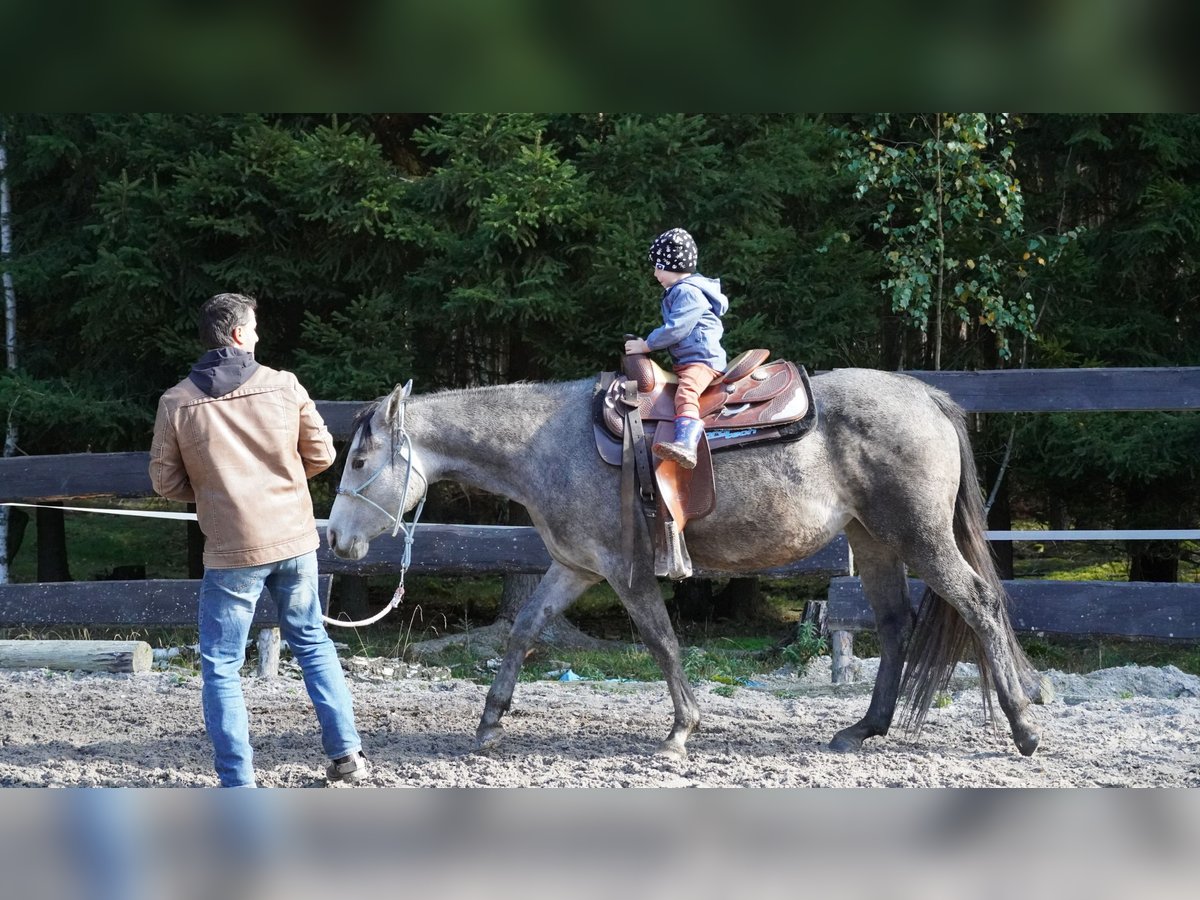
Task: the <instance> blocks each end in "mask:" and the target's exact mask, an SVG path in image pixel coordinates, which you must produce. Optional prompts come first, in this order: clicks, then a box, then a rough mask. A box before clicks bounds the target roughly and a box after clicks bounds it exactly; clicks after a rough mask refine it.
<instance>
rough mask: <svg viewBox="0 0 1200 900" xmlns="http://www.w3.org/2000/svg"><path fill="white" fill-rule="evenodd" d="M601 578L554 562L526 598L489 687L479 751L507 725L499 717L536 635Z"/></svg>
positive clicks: (509, 700) (489, 745)
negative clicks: (501, 722)
mask: <svg viewBox="0 0 1200 900" xmlns="http://www.w3.org/2000/svg"><path fill="white" fill-rule="evenodd" d="M599 580H600V578H599V576H596V575H592V574H591V573H584V572H577V571H575V570H573V569H568V568H567V567H566V566H563V565H560V564H559V563H554V564H552V565H551V566H550V568H549V570H547V572H546V574H545V575H543V576H542V580H541V581H539V582H538V586H537V588H535V589H534V592H533V594H531V595H530V597H529V599H528V600H526V601H525V605H524V606H522V607H521V611H520V612H519V613H518V614H517V618H516V621H514V622H513V627H512V631H511V632H510V633H509V636H508V646H507V648H506V649H505V652H504V659H503V661H502V662H501V663H500V669H499V670H498V671H497V672H496V677H495V678H494V679H492V686H491V688H490V689H489V690H488V695H487V701H486V702H485V703H484V707H483V716H482V718H481V719H480V720H479V727H478V728H477V729H476V731H475V744H474V749H475V750H476V751H479V750H488V749H491V748H492V747H494V746H496V744H498V743H499V742H500V739H501V738H502V737H503V735H504V726H503V725H501V724H500V717H501V716H503V715H504V714H505V713H506V712H507V711H508V707H509V706H510V705H511V703H512V695H513V688H514V687H515V686H516V683H517V675H518V673H520V671H521V664H522V663H523V662H524V661H525V656H526V655H527V654H528V653H529V648H530V647H532V646H533V643H534V641H536V640H537V636H538V635H539V634H541V633H542V628H544V627H545V625H546V623H547V622H548V621H550V620H551V619H552V618H553V617H554V616H556V615H558V614H559V613H560V612H562V611H563V610H564V609H566V608H567V607H568V606H570V605H571V604H572V603H574V602H575V600H577V599H578V598H579V595H580V594H582V593H583V592H584V591H586V590H587V589H588V588H589V587H591V586H592V585H593V584H595V583H596V582H598V581H599Z"/></svg>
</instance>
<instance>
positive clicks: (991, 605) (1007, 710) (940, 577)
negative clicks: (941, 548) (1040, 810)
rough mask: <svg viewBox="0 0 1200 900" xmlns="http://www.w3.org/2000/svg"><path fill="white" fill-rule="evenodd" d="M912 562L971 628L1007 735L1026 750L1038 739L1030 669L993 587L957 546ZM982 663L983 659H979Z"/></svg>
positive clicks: (1033, 747)
mask: <svg viewBox="0 0 1200 900" xmlns="http://www.w3.org/2000/svg"><path fill="white" fill-rule="evenodd" d="M915 567H916V568H917V570H918V571H919V572H920V574H921V576H922V577H923V578H924V579H925V584H926V585H927V586H928V587H929V588H930V589H931V590H932V591H933V592H934V593H935V594H937V595H938V596H939V597H942V598H944V599H945V601H946V602H947V603H949V604H950V605H951V606H953V607H954V609H955V610H957V611H958V614H959V615H960V616H962V618H963V621H965V622H966V623H967V625H968V626H969V627H970V628H971V630H972V631H974V632H975V635H976V636H977V637H978V639H979V647H980V649H981V650H982V652H983V654H984V656H985V657H986V665H987V667H988V669H989V671H990V673H991V681H992V684H993V686H994V687H995V689H996V696H997V697H998V698H999V700H1000V708H1001V709H1002V710H1004V715H1005V716H1006V717H1007V718H1008V724H1009V727H1010V728H1011V729H1012V736H1013V741H1014V742H1015V743H1016V745H1017V749H1018V750H1020V751H1021V754H1022V755H1023V756H1030V755H1032V754H1033V752H1034V751H1035V750H1036V749H1037V746H1038V743H1039V742H1040V741H1041V735H1040V734H1039V733H1038V729H1037V725H1036V723H1035V722H1034V720H1033V718H1032V716H1031V715H1030V711H1029V706H1030V699H1029V696H1028V695H1027V694H1026V688H1025V683H1026V682H1027V681H1029V682H1031V683H1033V682H1032V678H1033V676H1035V675H1036V673H1034V672H1032V668H1031V667H1023V666H1022V665H1021V663H1022V662H1024V661H1025V657H1024V653H1023V651H1022V650H1021V649H1020V646H1019V645H1018V644H1017V640H1016V635H1015V634H1014V633H1013V630H1012V624H1011V623H1010V622H1009V620H1008V611H1007V609H1006V608H1005V601H1004V597H1003V595H1002V594H999V593H997V591H996V590H995V589H993V588H992V587H991V586H990V585H989V584H988V582H987V581H986V580H985V579H984V578H981V577H980V576H979V575H978V574H977V573H976V572H975V571H974V570H973V569H972V568H971V567H970V566H969V565H968V564H967V562H966V560H964V559H963V558H962V556H960V555H959V554H958V553H957V552H955V551H953V550H951V551H949V552H941V553H937V554H934V555H933V557H932V559H931V560H930V561H929V562H928V563H927V564H916V565H915ZM979 663H980V668H981V669H982V668H983V666H984V664H985V660H979Z"/></svg>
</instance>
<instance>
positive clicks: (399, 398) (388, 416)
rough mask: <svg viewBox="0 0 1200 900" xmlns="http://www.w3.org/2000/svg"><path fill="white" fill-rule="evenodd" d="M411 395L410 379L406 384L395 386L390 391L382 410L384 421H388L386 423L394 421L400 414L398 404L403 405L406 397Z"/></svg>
mask: <svg viewBox="0 0 1200 900" xmlns="http://www.w3.org/2000/svg"><path fill="white" fill-rule="evenodd" d="M411 393H412V379H411V378H410V379H409V381H408V384H403V385H401V384H398V385H396V387H395V388H394V389H393V390H392V392H391V393H390V394H388V398H387V402H386V403H385V404H384V408H383V409H384V419H385V421H388V422H395V421H396V416H397V415H398V414H399V412H400V404H401V403H403V402H404V401H405V400H407V399H408V395H409V394H411Z"/></svg>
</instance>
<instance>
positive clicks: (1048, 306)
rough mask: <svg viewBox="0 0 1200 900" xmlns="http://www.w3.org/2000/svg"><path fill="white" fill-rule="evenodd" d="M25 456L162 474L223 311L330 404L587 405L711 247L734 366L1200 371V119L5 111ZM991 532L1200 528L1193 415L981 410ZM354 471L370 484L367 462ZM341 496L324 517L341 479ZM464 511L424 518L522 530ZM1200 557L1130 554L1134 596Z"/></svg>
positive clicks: (1178, 552)
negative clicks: (667, 250) (233, 295)
mask: <svg viewBox="0 0 1200 900" xmlns="http://www.w3.org/2000/svg"><path fill="white" fill-rule="evenodd" d="M3 126H4V144H5V149H6V151H7V168H6V176H7V179H8V184H9V190H10V194H11V215H10V224H11V231H12V245H11V253H10V256H9V258H8V259H7V260H6V263H5V270H6V272H7V273H8V274H9V275H10V276H11V284H12V288H13V291H14V294H15V299H16V310H17V315H16V319H15V321H16V334H15V343H14V347H13V349H14V351H15V352H14V354H12V355H11V356H10V359H9V367H8V368H7V369H6V370H5V371H4V372H3V373H0V414H2V415H3V416H4V417H5V424H6V425H7V426H8V428H9V434H10V437H13V440H11V441H10V442H9V443H10V446H9V448H8V452H10V453H12V452H15V453H28V454H49V453H68V452H82V451H86V450H91V451H97V452H100V451H116V450H145V449H146V448H148V446H149V442H150V432H151V428H152V424H153V415H154V409H155V403H156V400H157V397H158V396H159V395H160V394H161V392H162V391H163V390H164V389H165V388H167V387H169V386H170V385H172V384H174V383H175V382H176V381H178V380H179V379H180V378H181V377H183V376H184V374H186V372H187V370H188V368H189V367H190V365H191V363H192V362H193V361H194V359H195V358H196V357H197V356H198V355H199V354H200V353H201V352H202V350H203V349H204V348H202V347H201V346H200V345H199V343H198V340H197V338H196V335H195V321H196V311H197V309H198V307H199V305H200V303H201V302H202V301H203V300H204V299H205V298H207V297H208V296H210V295H211V294H214V293H218V292H221V291H240V292H245V293H249V294H252V295H254V296H255V297H257V298H258V301H259V317H260V321H261V323H262V327H261V342H260V346H259V355H260V357H261V358H262V359H263V361H264V362H266V363H267V364H269V365H272V366H274V367H277V368H286V369H290V370H292V371H295V372H296V373H297V374H298V375H299V377H300V378H301V380H302V381H303V382H304V383H305V384H306V386H307V387H308V388H309V391H310V393H311V394H312V395H313V396H314V397H317V398H321V399H328V400H369V399H372V398H374V397H376V396H379V395H381V394H383V393H385V392H386V391H387V390H389V389H390V388H391V387H392V385H394V384H395V383H397V382H400V381H403V380H406V379H408V378H410V377H411V378H413V379H414V380H415V385H416V390H417V391H418V392H428V391H432V390H437V389H440V388H448V387H462V386H468V385H479V384H496V383H503V382H510V381H516V380H545V379H568V378H579V377H587V376H590V375H593V374H594V373H596V372H598V371H600V370H602V369H611V368H613V367H614V365H615V363H616V361H617V356H618V354H619V352H620V347H621V336H622V335H623V334H625V333H626V332H636V333H640V334H645V333H646V332H647V331H648V330H649V329H650V328H651V327H653V326H654V325H655V323H656V322H657V321H658V315H659V311H658V296H659V291H658V289H657V286H656V284H655V282H654V280H653V278H652V276H651V273H650V269H649V264H648V262H647V260H646V250H647V247H648V244H649V242H650V240H651V239H652V238H653V237H654V236H655V235H656V234H658V233H659V232H660V231H662V230H664V229H666V228H669V227H674V226H682V227H685V228H687V229H688V230H689V231H691V232H692V233H693V234H694V235H695V237H696V239H697V242H698V244H699V246H700V265H699V268H700V270H701V271H702V272H704V273H705V274H707V275H710V276H713V277H720V278H721V279H722V282H723V285H724V287H725V290H726V293H727V294H728V295H729V296H730V298H731V301H732V307H731V310H730V312H729V314H728V316H727V317H726V319H725V322H726V339H725V345H726V347H727V349H728V350H729V351H730V352H731V355H732V354H736V353H737V352H739V351H741V350H744V349H748V348H751V347H768V348H770V349H771V351H772V353H773V355H774V356H776V357H785V358H790V359H793V360H795V361H796V362H798V363H802V364H804V365H806V366H808V367H809V369H810V370H812V371H821V370H827V369H831V368H835V367H842V366H869V367H877V368H884V369H933V368H942V369H994V368H1013V367H1037V368H1057V367H1084V366H1104V367H1114V366H1187V365H1197V364H1200V340H1198V337H1200V336H1198V335H1197V333H1196V332H1197V329H1198V323H1200V316H1198V315H1197V313H1198V309H1197V307H1198V299H1197V298H1198V291H1197V253H1198V251H1200V178H1198V177H1197V176H1198V175H1200V116H1195V115H1171V114H1160V115H1149V114H1147V115H1099V114H1086V115H1059V114H1017V115H995V114H986V115H985V114H965V113H961V114H952V113H925V114H906V115H890V116H888V115H877V114H870V115H865V114H864V115H844V116H841V115H803V114H722V115H683V114H671V115H632V114H630V115H624V114H621V115H617V114H561V115H557V114H556V115H533V114H504V115H501V114H491V115H483V114H453V115H426V114H349V113H347V114H325V115H319V116H318V115H312V116H305V115H269V114H236V115H199V114H191V115H166V114H145V115H133V114H113V115H99V114H87V115H8V116H5V117H4V118H3ZM973 420H974V421H973V427H974V429H975V447H976V453H977V456H978V459H979V462H980V469H981V472H982V473H983V474H984V476H985V479H986V483H985V484H984V485H983V487H984V489H985V490H986V491H988V493H989V494H994V498H993V499H994V503H993V506H992V508H991V514H990V515H991V524H992V526H993V527H1006V526H1007V524H1008V523H1009V522H1011V521H1012V519H1013V517H1014V516H1017V517H1019V518H1027V519H1034V520H1037V521H1041V522H1046V523H1048V524H1051V525H1053V526H1054V527H1078V528H1108V527H1122V528H1188V527H1192V528H1194V527H1196V523H1197V518H1198V510H1200V501H1198V499H1197V498H1198V496H1200V495H1198V492H1197V488H1198V487H1200V485H1198V483H1197V474H1198V472H1197V463H1196V456H1197V454H1196V448H1197V447H1198V446H1200V417H1197V416H1196V415H1195V414H1191V413H1139V414H1133V413H1123V414H1109V415H1105V414H1061V415H1036V416H1033V415H1021V416H1014V415H1004V416H1001V415H990V416H977V417H973ZM339 468H340V467H339ZM336 474H337V473H336V472H335V473H333V474H332V475H330V476H328V477H327V478H326V481H325V482H318V484H317V486H316V488H315V490H316V494H317V497H318V505H319V506H320V505H321V503H322V502H323V500H324V501H327V499H328V495H329V493H330V492H329V487H330V484H331V483H332V482H330V481H329V479H331V478H335V477H336ZM518 517H519V513H518V512H514V511H513V510H512V509H511V508H510V506H509V504H506V503H503V502H499V501H495V500H490V499H488V498H483V497H478V496H472V495H470V494H468V493H464V492H463V491H462V490H460V489H454V490H443V491H440V492H439V493H438V494H437V495H436V496H435V497H434V498H433V501H432V507H431V508H430V509H428V510H427V512H426V516H425V518H426V519H427V520H428V521H442V522H481V523H504V522H510V521H516V520H517V518H518ZM1193 550H1194V548H1193V547H1192V546H1191V545H1189V544H1183V543H1179V542H1161V543H1154V544H1145V543H1139V544H1131V545H1129V547H1128V553H1129V574H1130V577H1131V578H1133V579H1135V580H1168V581H1169V580H1175V579H1176V578H1177V577H1178V573H1179V567H1180V562H1181V560H1182V561H1184V562H1186V561H1188V559H1189V554H1191V553H1192V552H1193Z"/></svg>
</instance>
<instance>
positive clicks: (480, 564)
mask: <svg viewBox="0 0 1200 900" xmlns="http://www.w3.org/2000/svg"><path fill="white" fill-rule="evenodd" d="M908 374H910V375H912V376H914V377H916V378H919V379H921V380H922V381H925V382H927V383H929V384H932V385H934V386H936V387H939V388H941V389H943V390H945V391H947V392H948V393H949V394H950V395H951V396H953V397H954V399H955V400H956V401H957V402H958V403H960V404H961V405H962V406H963V407H964V408H965V409H966V410H967V411H968V412H977V413H1010V412H1067V411H1088V412H1123V411H1138V410H1175V411H1179V410H1196V409H1197V408H1200V367H1197V368H1159V369H1040V370H1038V369H1028V370H1005V371H989V372H910V373H908ZM361 405H362V404H360V403H346V402H319V403H318V407H319V409H320V411H321V414H322V416H323V417H324V418H325V421H326V422H327V423H328V424H329V427H330V430H331V431H332V432H333V433H334V435H335V436H336V437H339V438H341V439H344V438H345V437H346V436H347V435H348V432H349V428H350V422H351V420H352V418H353V415H354V412H355V411H356V410H357V409H358V408H359V407H360V406H361ZM147 464H148V455H147V454H146V453H105V454H90V453H89V454H64V455H57V456H42V457H15V458H12V459H0V502H6V501H21V502H28V503H42V502H47V501H63V500H70V499H77V498H88V497H101V496H109V497H149V496H153V492H152V490H151V488H150V482H149V477H148V475H147ZM401 551H402V544H401V542H400V540H398V539H396V540H392V539H389V538H387V537H386V536H385V537H381V538H379V539H377V540H376V541H374V542H373V543H372V545H371V550H370V552H369V553H368V555H367V556H366V557H365V558H364V559H362V560H359V561H355V562H348V561H345V560H339V559H336V558H335V557H333V556H332V555H330V554H329V553H328V551H322V552H321V554H320V564H321V569H322V571H323V572H325V573H330V574H332V573H338V574H344V575H349V576H365V575H372V574H386V573H393V572H397V571H398V569H399V561H400V556H401ZM548 564H549V556H548V555H547V553H546V549H545V546H544V545H543V544H542V542H541V539H540V538H539V537H538V535H537V533H536V531H534V530H533V529H532V528H498V527H490V528H489V527H476V526H460V525H422V526H420V527H419V528H418V531H417V539H416V542H415V544H414V552H413V568H412V571H413V572H416V573H442V574H454V575H465V574H479V573H489V572H492V573H535V572H542V571H544V570H545V568H546V566H547V565H548ZM701 574H719V573H701ZM764 574H766V575H768V576H787V575H796V574H821V575H830V576H842V577H835V579H834V581H833V584H832V586H831V591H830V595H829V600H828V610H827V621H828V623H829V624H830V626H831V628H833V629H835V630H837V631H839V632H842V633H843V634H847V633H851V632H853V631H857V630H862V629H865V628H871V627H873V619H872V617H871V614H870V610H869V607H868V606H867V604H866V603H865V601H864V600H863V597H862V591H861V588H860V586H859V584H858V581H857V579H854V578H847V577H844V576H847V575H849V574H850V560H849V553H848V550H847V545H846V542H845V538H844V537H839V538H838V539H837V540H836V541H835V542H834V543H833V544H831V545H830V546H829V547H828V548H826V549H825V550H824V551H822V552H821V553H820V554H817V555H816V556H814V557H811V558H809V559H807V560H803V561H800V562H798V563H795V564H793V565H791V566H787V567H783V568H781V569H778V570H773V571H772V572H769V573H764ZM118 585H119V586H118ZM1008 586H1009V589H1010V592H1011V593H1012V595H1013V598H1014V624H1015V625H1016V627H1017V628H1018V629H1019V630H1025V631H1040V632H1049V633H1059V634H1075V635H1079V634H1114V635H1126V636H1139V637H1148V638H1158V639H1189V640H1191V639H1195V638H1197V637H1200V626H1198V625H1197V616H1196V613H1195V611H1194V610H1195V609H1196V606H1197V604H1198V603H1200V585H1197V584H1170V585H1163V584H1141V585H1139V584H1128V583H1115V582H1077V583H1071V582H1050V581H1034V580H1022V581H1013V582H1009V583H1008ZM156 590H159V591H165V592H167V593H169V594H171V595H172V596H174V597H176V598H177V599H176V600H173V601H171V602H172V603H173V604H175V605H174V606H172V607H171V608H172V609H174V610H175V612H173V613H170V614H169V615H168V614H167V613H166V612H164V611H163V610H164V607H161V606H156V605H154V604H151V603H148V601H147V599H146V598H147V594H148V592H149V593H153V592H154V591H156ZM193 591H194V584H190V583H187V582H179V583H178V584H177V585H173V586H170V587H167V586H165V585H164V584H163V583H162V582H124V583H117V582H87V583H74V584H72V585H71V586H69V587H68V586H67V585H64V584H59V585H55V586H54V587H51V586H50V585H40V586H30V585H3V586H0V627H3V626H5V625H20V624H33V623H34V622H38V621H46V618H45V617H47V616H51V617H53V616H54V615H58V616H59V619H58V621H66V619H64V618H62V616H70V615H75V616H78V617H81V618H82V617H84V616H87V615H91V614H95V615H99V616H101V618H109V617H114V616H116V617H118V618H121V620H122V623H123V624H130V620H129V616H130V615H133V616H134V617H135V618H136V617H140V616H146V617H147V618H145V620H144V621H142V622H141V623H140V624H147V625H150V624H166V622H165V621H162V622H160V621H158V620H159V619H165V618H170V617H171V616H176V617H178V616H182V615H185V614H190V612H191V611H192V610H193V609H194V600H193V601H186V600H185V599H184V598H185V596H186V595H191V596H194V594H193V593H192V592H193ZM89 597H97V598H99V597H104V598H106V599H104V600H103V601H102V602H101V601H99V600H97V601H95V602H90V601H89V599H88V598H89ZM917 597H919V593H914V599H915V598H917ZM179 604H183V605H182V606H180V605H179ZM35 607H36V610H35ZM54 608H58V609H59V610H60V612H59V613H51V612H47V610H51V609H54ZM89 609H90V610H91V612H90V613H89V612H86V611H87V610H89ZM136 609H141V610H143V612H141V613H136V614H135V613H130V612H128V610H136ZM66 610H70V611H73V612H66ZM122 610H125V611H124V612H121V611H122ZM180 610H183V612H180ZM102 611H103V612H102ZM192 621H194V617H193V618H192ZM80 624H93V625H99V624H105V623H104V622H102V621H100V620H99V619H92V620H91V621H90V622H87V623H84V622H82V621H81V622H80Z"/></svg>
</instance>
